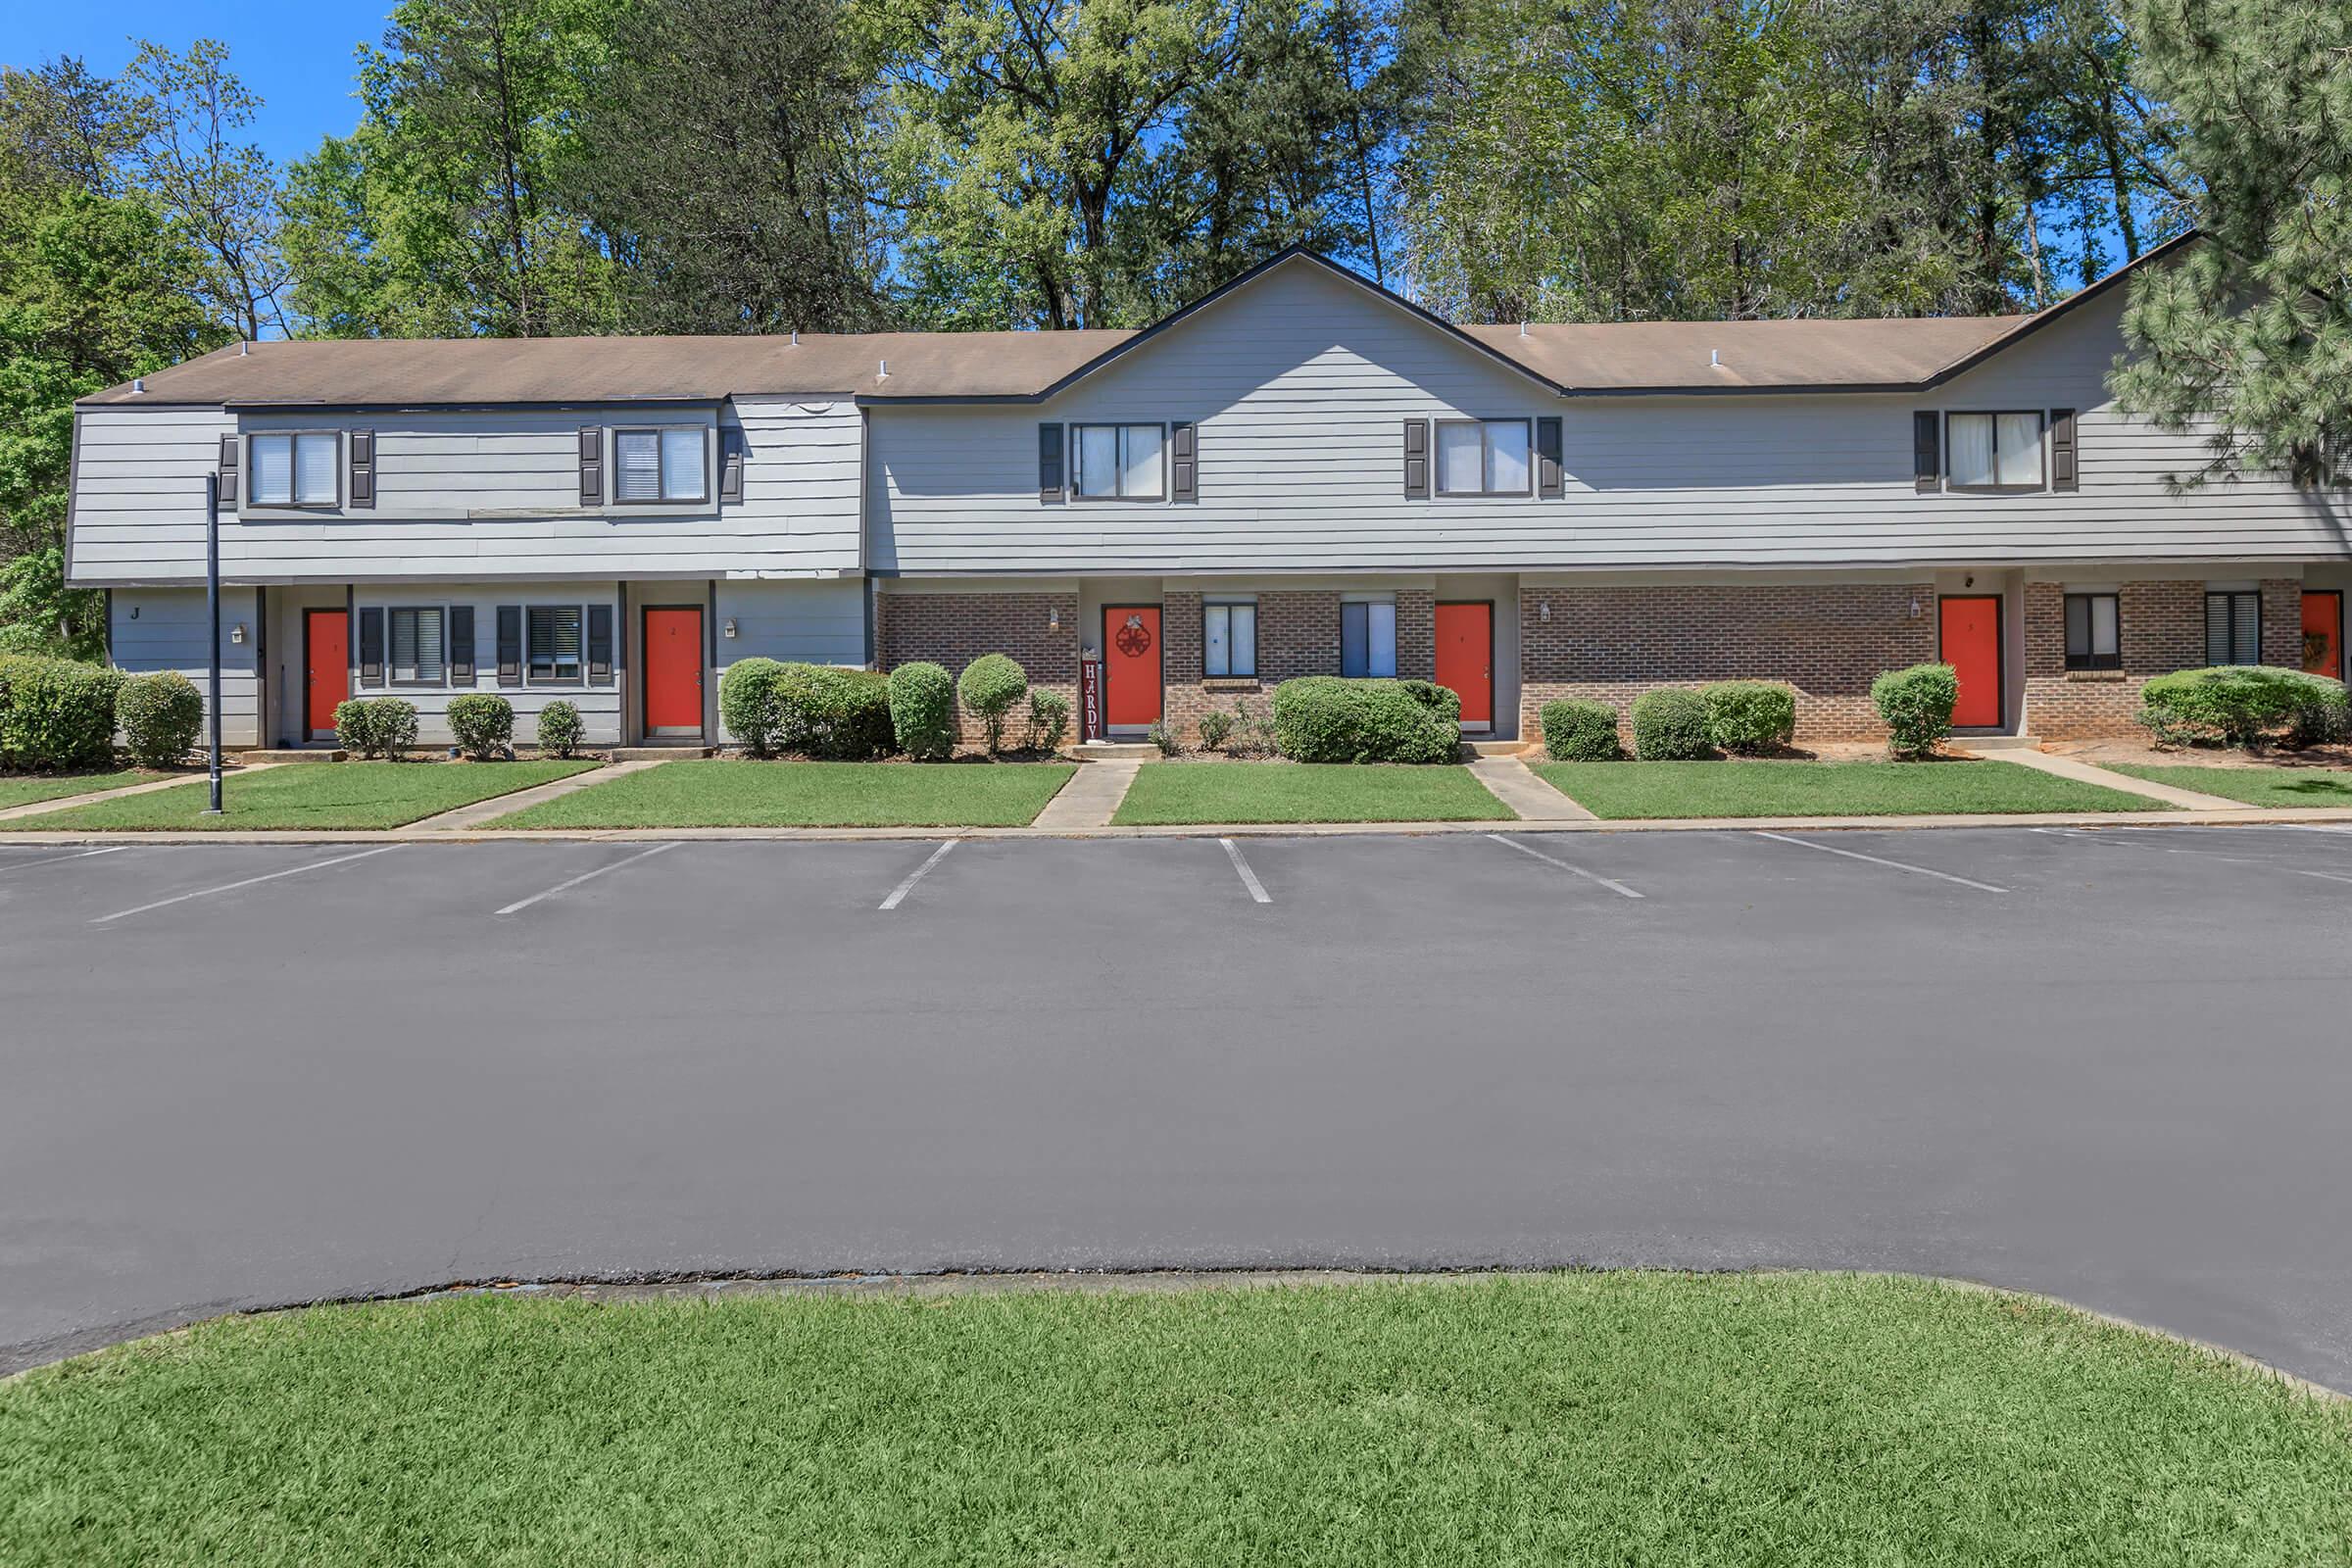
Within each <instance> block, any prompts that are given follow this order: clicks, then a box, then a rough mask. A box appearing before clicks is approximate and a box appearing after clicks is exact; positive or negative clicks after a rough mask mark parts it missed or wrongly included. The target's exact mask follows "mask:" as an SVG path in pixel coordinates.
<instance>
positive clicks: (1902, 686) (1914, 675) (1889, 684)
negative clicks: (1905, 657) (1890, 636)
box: [1870, 664, 1960, 757]
mask: <svg viewBox="0 0 2352 1568" xmlns="http://www.w3.org/2000/svg"><path fill="white" fill-rule="evenodd" d="M1959 700H1960V673H1959V671H1957V670H1955V669H1953V668H1952V666H1951V665H1949V664H1913V665H1912V666H1911V667H1910V668H1908V669H1890V670H1888V671H1887V673H1886V674H1884V675H1881V676H1880V677H1879V678H1878V679H1877V680H1874V681H1872V682H1871V683H1870V701H1871V704H1872V706H1873V707H1875V708H1877V709H1878V711H1879V717H1881V718H1883V719H1885V720H1886V721H1887V750H1888V751H1890V752H1892V753H1894V755H1895V756H1897V757H1925V756H1927V755H1928V753H1930V752H1932V751H1934V750H1935V749H1936V747H1937V746H1938V745H1939V744H1941V743H1942V740H1943V738H1944V737H1945V736H1946V735H1949V734H1950V733H1951V732H1952V705H1953V704H1954V703H1957V702H1958V701H1959Z"/></svg>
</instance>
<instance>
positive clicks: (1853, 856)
mask: <svg viewBox="0 0 2352 1568" xmlns="http://www.w3.org/2000/svg"><path fill="white" fill-rule="evenodd" d="M1751 831H1752V832H1754V834H1755V835H1756V837H1758V838H1760V839H1778V840H1780V841H1781V842H1782V843H1783V844H1793V845H1796V846H1797V847H1798V848H1800V849H1807V850H1819V851H1820V852H1821V853H1822V854H1824V855H1842V856H1844V857H1845V858H1847V859H1849V860H1868V861H1869V862H1870V863H1871V864H1873V865H1883V866H1886V867H1887V869H1889V870H1893V871H1909V872H1911V873H1913V874H1914V875H1916V876H1932V877H1934V878H1935V879H1936V881H1938V882H1956V883H1958V884H1959V885H1960V886H1962V887H1964V888H1975V889H1976V890H1977V891H1978V892H1979V893H2006V892H2008V891H2009V890H2008V889H2007V888H1996V887H1994V886H1993V885H1992V884H1991V883H1989V882H1972V881H1970V880H1969V879H1968V878H1967V877H1964V876H1954V875H1952V873H1951V872H1949V871H1932V870H1930V869H1928V867H1926V866H1924V865H1912V864H1910V863H1909V862H1907V861H1903V860H1883V859H1881V858H1879V857H1877V856H1875V855H1864V854H1863V853H1862V852H1861V851H1860V850H1841V849H1838V847H1837V846H1836V845H1834V844H1816V843H1814V842H1813V841H1812V840H1811V839H1792V838H1790V837H1789V835H1788V834H1786V833H1767V832H1765V831H1764V830H1763V829H1762V828H1755V829H1751Z"/></svg>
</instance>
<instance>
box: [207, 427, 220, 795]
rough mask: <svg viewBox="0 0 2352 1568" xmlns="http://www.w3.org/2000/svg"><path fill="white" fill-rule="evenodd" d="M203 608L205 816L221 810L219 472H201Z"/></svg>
mask: <svg viewBox="0 0 2352 1568" xmlns="http://www.w3.org/2000/svg"><path fill="white" fill-rule="evenodd" d="M204 608H205V611H206V613H207V618H209V619H210V620H211V621H212V623H213V647H212V654H213V689H212V694H211V695H210V696H209V697H208V698H206V700H205V705H204V709H205V716H206V718H208V719H209V720H211V723H210V726H209V727H210V730H211V734H212V748H211V750H212V767H211V774H210V776H211V780H212V804H211V805H210V806H208V807H206V808H205V809H204V814H205V815H207V816H219V815H220V814H221V476H220V475H219V474H217V473H208V474H206V475H205V476H204Z"/></svg>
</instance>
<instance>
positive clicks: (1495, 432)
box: [1438, 419, 1533, 496]
mask: <svg viewBox="0 0 2352 1568" xmlns="http://www.w3.org/2000/svg"><path fill="white" fill-rule="evenodd" d="M1532 472H1533V469H1532V468H1531V467H1530V466H1529V464H1528V434H1527V421H1526V420H1525V419H1440V420H1439V421H1438V494H1440V495H1442V496H1524V495H1530V494H1532V493H1533V485H1532V482H1531V477H1530V476H1531V474H1532Z"/></svg>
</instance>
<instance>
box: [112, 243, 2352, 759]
mask: <svg viewBox="0 0 2352 1568" xmlns="http://www.w3.org/2000/svg"><path fill="white" fill-rule="evenodd" d="M2168 254H2169V252H2157V253H2152V254H2151V255H2150V256H2148V257H2145V258H2143V259H2142V260H2141V262H2140V263H2139V264H2136V265H2139V266H2160V265H2163V264H2164V262H2165V260H2166V257H2167V255H2168ZM2125 278H2126V273H2118V274H2116V275H2115V276H2113V277H2110V278H2108V279H2105V280H2103V281H2102V282H2100V283H2097V284H2094V285H2093V286H2091V287H2089V288H2086V289H2084V290H2082V292H2080V293H2078V294H2076V295H2074V296H2073V297H2072V298H2070V299H2068V300H2067V301H2065V302H2063V303H2062V304H2060V305H2057V306H2055V307H2053V308H2051V309H2049V310H2045V311H2042V312H2040V313H2038V314H2035V315H2032V316H2023V317H1991V318H1970V319H1951V318H1943V319H1911V320H1859V321H1855V320H1802V321H1791V320H1776V321H1740V322H1708V323H1691V322H1658V323H1631V324H1620V325H1560V324H1544V323H1526V324H1520V323H1504V324H1498V325H1470V326H1460V325H1455V324H1452V323H1449V322H1446V321H1444V320H1442V319H1438V318H1436V317H1434V316H1432V315H1430V314H1428V313H1427V312H1425V311H1423V310H1421V309H1420V308H1418V307H1416V306H1414V305H1413V304H1411V303H1410V302H1408V301H1406V300H1404V299H1402V298H1400V297H1398V296H1397V295H1395V294H1392V293H1389V292H1386V291H1384V290H1382V289H1380V288H1378V287H1377V286H1375V285H1374V284H1372V283H1371V282H1369V281H1367V280H1366V279H1364V278H1361V277H1358V276H1356V275H1355V274H1353V273H1351V272H1349V271H1348V270H1345V269H1343V268H1340V267H1338V266H1336V265H1334V264H1332V263H1330V262H1328V261H1325V260H1323V259H1321V258H1318V257H1316V256H1313V255H1310V254H1306V253H1298V252H1294V253H1290V254H1286V255H1284V256H1281V257H1278V258H1276V259H1274V260H1272V261H1270V262H1268V263H1267V264H1265V265H1264V266H1262V267H1260V268H1258V269H1256V270H1253V271H1251V272H1250V273H1249V274H1247V275H1245V276H1244V277H1242V278H1239V279H1237V280H1236V281H1234V282H1233V283H1231V284H1229V285H1227V286H1226V287H1224V288H1222V289H1219V290H1217V291H1216V292H1215V293H1213V294H1211V295H1209V296H1207V297H1206V298H1204V299H1202V300H1201V301H1199V302H1197V303H1195V304H1193V305H1191V306H1188V307H1186V308H1185V309H1183V310H1180V311H1177V312H1176V313H1174V314H1173V315H1171V316H1169V317H1168V318H1166V319H1163V320H1161V321H1159V322H1157V323H1156V324H1154V325H1152V326H1151V327H1149V328H1146V329H1144V330H1141V331H1132V332H1128V331H1077V332H1060V333H1054V332H971V333H876V334H856V335H823V334H802V335H796V336H793V337H789V338H775V337H767V338H744V337H730V338H663V339H650V338H644V339H629V338H621V339H613V338H600V339H564V340H536V341H511V340H500V341H481V340H466V341H430V342H415V341H357V342H268V343H254V344H244V345H239V346H237V347H233V348H229V349H224V350H221V352H219V353H216V354H212V355H208V356H206V357H204V358H202V359H198V360H194V361H191V362H188V363H187V364H184V365H180V366H177V367H174V368H171V369H168V370H164V371H161V372H159V373H157V374H156V375H153V376H149V377H146V378H144V379H143V380H142V381H139V382H135V383H132V384H131V385H128V386H123V387H116V388H112V389H110V390H108V391H105V392H102V393H99V394H96V395H95V396H93V397H90V398H86V399H84V400H82V402H81V403H80V404H78V405H77V406H76V410H75V420H74V452H73V499H72V507H71V517H70V524H69V538H70V544H69V563H68V564H69V579H70V581H72V582H73V583H74V584H76V585H82V586H90V587H99V588H104V589H106V590H108V594H109V613H108V619H109V636H110V646H111V648H112V651H113V657H114V659H115V661H116V662H118V663H120V664H121V665H123V667H125V668H128V669H133V670H139V669H156V668H176V669H184V670H188V671H190V672H191V673H197V672H200V671H201V670H202V669H203V668H204V667H205V665H206V662H207V660H206V655H205V647H204V643H205V634H206V616H205V604H204V591H203V584H204V570H205V480H206V476H207V475H212V474H217V475H218V476H219V479H220V486H221V574H222V580H223V582H224V583H225V584H227V585H228V586H227V587H226V588H225V589H224V600H225V604H226V607H227V608H226V609H225V611H224V614H223V630H222V645H221V650H220V652H221V658H222V660H223V662H224V667H225V669H226V672H227V674H226V687H225V693H224V702H223V721H224V727H225V730H226V733H227V736H228V738H229V740H230V742H231V743H232V744H237V745H245V746H260V747H301V746H306V745H319V744H323V743H325V742H326V741H327V740H328V739H330V738H331V732H332V713H333V710H334V706H335V704H336V703H338V702H340V701H342V700H343V699H344V698H346V697H348V696H353V695H373V694H392V695H398V696H402V697H405V698H408V699H409V700H411V701H413V702H415V703H416V704H417V708H418V710H419V712H420V716H421V720H422V725H423V731H424V735H425V737H426V738H427V739H428V740H433V739H440V738H445V737H446V733H447V732H446V725H445V722H444V714H445V711H446V708H447V704H448V701H449V699H450V698H451V697H452V696H454V695H456V694H459V693H462V692H466V691H476V690H484V691H496V692H500V693H502V694H504V695H506V696H508V697H510V698H512V699H513V700H514V702H515V708H516V711H517V729H516V733H517V736H518V738H519V739H522V740H524V741H526V742H527V741H528V740H529V738H530V736H531V726H532V722H533V715H534V714H535V713H536V711H537V710H538V709H539V707H541V706H542V705H544V704H545V703H546V702H548V701H550V700H553V699H555V698H558V697H561V698H564V699H565V700H567V701H570V702H572V703H573V704H574V705H576V706H577V707H578V708H579V709H580V710H581V711H582V712H583V714H584V716H585V717H586V719H587V721H588V725H589V729H590V739H591V741H592V743H595V744H599V745H643V744H656V745H660V744H676V745H680V746H696V745H709V744H717V743H722V742H723V741H724V740H725V739H726V737H725V735H724V733H723V731H722V729H721V727H720V723H719V718H718V714H717V704H716V694H717V684H718V679H719V677H720V676H721V675H723V673H724V672H725V670H726V668H727V667H728V665H729V664H730V663H732V662H734V661H735V660H737V659H741V658H746V657H751V656H765V657H768V658H774V659H784V660H807V661H811V662H826V663H838V664H853V665H873V666H876V667H884V668H887V667H891V666H894V665H896V664H899V663H903V662H908V661H912V660H932V661H936V662H940V663H943V664H946V665H948V666H949V667H950V668H951V669H955V668H960V667H961V665H962V664H963V663H965V662H968V661H969V660H970V659H972V658H974V657H976V656H978V655H979V654H982V653H987V652H1003V653H1008V654H1010V655H1012V656H1013V657H1014V658H1016V659H1018V660H1019V661H1020V662H1022V663H1023V665H1025V666H1026V667H1027V669H1028V671H1029V673H1030V676H1031V679H1032V681H1033V683H1035V684H1037V685H1039V686H1042V687H1046V688H1050V689H1056V690H1060V691H1062V692H1064V693H1065V694H1068V695H1070V696H1071V697H1072V698H1073V700H1075V699H1076V698H1077V696H1078V688H1079V684H1080V679H1081V665H1082V662H1084V661H1087V660H1099V661H1100V662H1101V668H1100V689H1099V692H1098V694H1097V695H1098V697H1099V699H1100V701H1099V705H1098V706H1099V711H1098V712H1097V713H1096V714H1095V715H1094V718H1095V727H1096V729H1097V730H1098V731H1099V732H1101V733H1102V734H1103V735H1106V736H1108V737H1110V738H1118V737H1124V736H1130V735H1137V734H1140V733H1142V731H1143V730H1144V729H1145V728H1146V727H1147V726H1149V725H1150V724H1152V722H1155V721H1157V720H1160V719H1163V718H1164V719H1166V720H1168V721H1170V722H1171V723H1173V724H1176V725H1178V726H1179V727H1184V726H1188V725H1189V724H1190V723H1191V722H1192V721H1194V720H1195V719H1197V718H1198V716H1199V715H1200V714H1201V712H1203V711H1206V710H1208V709H1209V708H1212V707H1225V708H1231V707H1233V706H1235V705H1236V704H1240V703H1248V704H1254V705H1255V706H1256V707H1257V708H1258V710H1259V711H1264V700H1265V697H1266V696H1267V695H1268V694H1270V692H1271V689H1272V688H1273V686H1275V685H1276V684H1278V683H1279V682H1281V681H1283V680H1285V679H1288V678H1291V677H1293V676H1297V675H1303V674H1310V673H1330V674H1348V675H1370V676H1381V675H1397V676H1411V677H1420V678H1425V679H1435V680H1438V681H1441V682H1443V683H1444V684H1446V685H1448V686H1451V687H1453V688H1454V689H1455V690H1457V691H1458V692H1460V693H1461V695H1462V710H1463V711H1462V721H1463V725H1464V728H1465V730H1466V731H1468V732H1469V733H1471V734H1472V735H1474V736H1478V737H1492V738H1495V739H1497V740H1509V739H1512V738H1516V737H1529V738H1532V737H1534V736H1535V734H1536V733H1537V729H1536V723H1537V721H1536V713H1537V711H1538V709H1539V708H1540V706H1541V705H1542V704H1543V703H1544V702H1545V701H1547V700H1549V699H1551V698H1553V697H1557V696H1584V697H1595V698H1600V699H1602V700H1605V701H1608V702H1611V703H1614V704H1616V705H1617V706H1619V707H1620V708H1621V709H1622V708H1624V707H1625V706H1626V705H1628V704H1630V702H1631V701H1632V699H1633V698H1634V697H1635V696H1636V695H1638V694H1639V693H1640V692H1641V691H1642V690H1645V689H1647V688H1648V687H1651V686H1655V685H1661V684H1690V683H1697V682H1702V681H1709V680H1717V679H1727V678H1742V677H1744V678H1755V679H1769V680H1785V681H1788V682H1789V683H1790V684H1791V685H1793V686H1794V687H1795V688H1796V690H1797V692H1798V694H1799V695H1798V708H1797V714H1798V725H1799V735H1800V738H1801V739H1815V740H1829V739H1860V738H1867V737H1871V736H1875V735H1877V734H1878V733H1880V731H1879V726H1878V723H1877V719H1876V716H1875V714H1874V713H1873V711H1872V709H1871V704H1870V700H1869V685H1870V681H1871V679H1872V677H1874V676H1875V675H1877V674H1878V673H1880V672H1881V671H1883V670H1886V669H1889V668H1893V667H1897V666H1899V665H1903V664H1909V663H1915V662H1922V661H1926V660H1933V659H1943V660H1946V661H1948V662H1951V663H1952V664H1954V665H1955V666H1956V667H1957V668H1958V670H1959V671H1960V678H1961V698H1960V710H1959V712H1958V714H1957V718H1958V720H1959V724H1960V726H1961V727H1962V728H1963V729H1964V730H1967V731H1971V732H1975V733H1980V734H2033V735H2036V736H2041V737H2071V736H2084V735H2094V734H2100V733H2107V732H2114V731H2120V730H2123V729H2126V728H2128V727H2129V723H2130V715H2131V712H2132V711H2133V710H2134V708H2135V707H2136V694H2137V689H2138V686H2139V684H2140V683H2141V682H2142V681H2144V680H2145V679H2146V678H2147V677H2149V676H2151V675H2154V674H2158V673H2161V672H2163V671H2166V670H2170V669H2176V668H2180V667H2184V666H2190V665H2197V664H2204V663H2219V662H2263V663H2273V664H2285V665H2289V666H2301V667H2308V668H2314V669H2319V670H2322V671H2324V672H2326V673H2328V674H2332V675H2338V676H2340V675H2341V674H2342V673H2343V663H2342V660H2343V655H2342V649H2343V633H2344V595H2345V592H2346V590H2347V589H2348V588H2352V539H2348V538H2347V534H2346V528H2345V521H2346V498H2345V494H2344V493H2343V492H2341V491H2338V490H2333V489H2328V488H2324V487H2311V486H2299V485H2297V484H2295V483H2293V482H2290V481H2289V480H2288V479H2286V478H2285V477H2283V476H2280V477H2266V476H2250V477H2246V478H2243V479H2240V480H2237V481H2235V482H2230V483H2224V484H2215V485H2210V486H2207V487H2204V488H2200V489H2191V490H2186V491H2181V490H2178V489H2176V488H2175V487H2174V486H2173V485H2172V484H2170V483H2169V482H2168V480H2169V478H2170V477H2171V476H2173V475H2177V474H2184V473H2186V472H2189V471H2191V470H2193V469H2194V468H2195V467H2196V466H2197V465H2198V464H2199V462H2200V461H2201V460H2202V458H2203V456H2204V451H2203V446H2202V441H2201V438H2200V437H2198V436H2196V435H2194V434H2188V435H2180V434H2167V433H2165V432H2162V431H2159V430H2156V429H2154V428H2152V427H2151V426H2149V425H2147V424H2145V423H2142V422H2138V421H2135V420H2132V419H2130V418H2127V417H2124V416H2123V415H2122V414H2121V413H2120V412H2119V411H2118V410H2117V409H2116V407H2115V405H2114V401H2113V399H2112V397H2111V396H2110V394H2109V393H2108V391H2107V385H2106V383H2107V377H2108V372H2109V370H2110V368H2111V366H2112V365H2113V363H2114V362H2115V361H2116V359H2117V357H2118V356H2119V355H2120V354H2122V353H2123V352H2124V342H2123V339H2122V336H2121V331H2120V319H2121V315H2122V310H2123V305H2124V292H2125V291H2124V288H2123V284H2124V281H2125Z"/></svg>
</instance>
